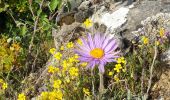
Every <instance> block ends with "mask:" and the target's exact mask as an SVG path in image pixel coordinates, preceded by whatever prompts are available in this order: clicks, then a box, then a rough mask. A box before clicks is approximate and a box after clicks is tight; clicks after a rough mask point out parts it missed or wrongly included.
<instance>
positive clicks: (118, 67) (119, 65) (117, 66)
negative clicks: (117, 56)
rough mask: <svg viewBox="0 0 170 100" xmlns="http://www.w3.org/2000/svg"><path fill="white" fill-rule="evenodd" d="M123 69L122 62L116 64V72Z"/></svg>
mask: <svg viewBox="0 0 170 100" xmlns="http://www.w3.org/2000/svg"><path fill="white" fill-rule="evenodd" d="M121 69H122V66H121V64H116V65H115V68H114V70H116V72H120V70H121Z"/></svg>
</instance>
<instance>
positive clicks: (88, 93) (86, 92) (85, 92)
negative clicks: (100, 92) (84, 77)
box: [83, 88, 90, 96]
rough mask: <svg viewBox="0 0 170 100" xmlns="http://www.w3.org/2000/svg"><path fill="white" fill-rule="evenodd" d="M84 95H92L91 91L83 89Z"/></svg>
mask: <svg viewBox="0 0 170 100" xmlns="http://www.w3.org/2000/svg"><path fill="white" fill-rule="evenodd" d="M83 93H84V94H85V95H87V96H89V95H90V92H89V89H86V88H83Z"/></svg>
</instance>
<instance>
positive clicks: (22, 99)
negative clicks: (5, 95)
mask: <svg viewBox="0 0 170 100" xmlns="http://www.w3.org/2000/svg"><path fill="white" fill-rule="evenodd" d="M18 100H26V96H25V94H24V93H21V94H19V95H18Z"/></svg>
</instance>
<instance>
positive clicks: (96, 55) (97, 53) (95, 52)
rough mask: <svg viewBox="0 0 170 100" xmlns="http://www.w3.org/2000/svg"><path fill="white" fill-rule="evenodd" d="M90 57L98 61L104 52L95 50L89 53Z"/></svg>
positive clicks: (98, 49)
mask: <svg viewBox="0 0 170 100" xmlns="http://www.w3.org/2000/svg"><path fill="white" fill-rule="evenodd" d="M90 55H91V56H92V57H94V58H97V59H100V58H102V57H103V55H104V51H103V50H102V49H100V48H95V49H93V50H91V51H90Z"/></svg>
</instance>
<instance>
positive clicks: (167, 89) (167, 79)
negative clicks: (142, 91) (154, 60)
mask: <svg viewBox="0 0 170 100" xmlns="http://www.w3.org/2000/svg"><path fill="white" fill-rule="evenodd" d="M151 95H152V99H154V100H157V99H159V98H162V100H170V69H166V71H164V72H163V74H162V75H161V76H160V80H159V81H158V82H156V84H154V86H153V88H152V94H151Z"/></svg>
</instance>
